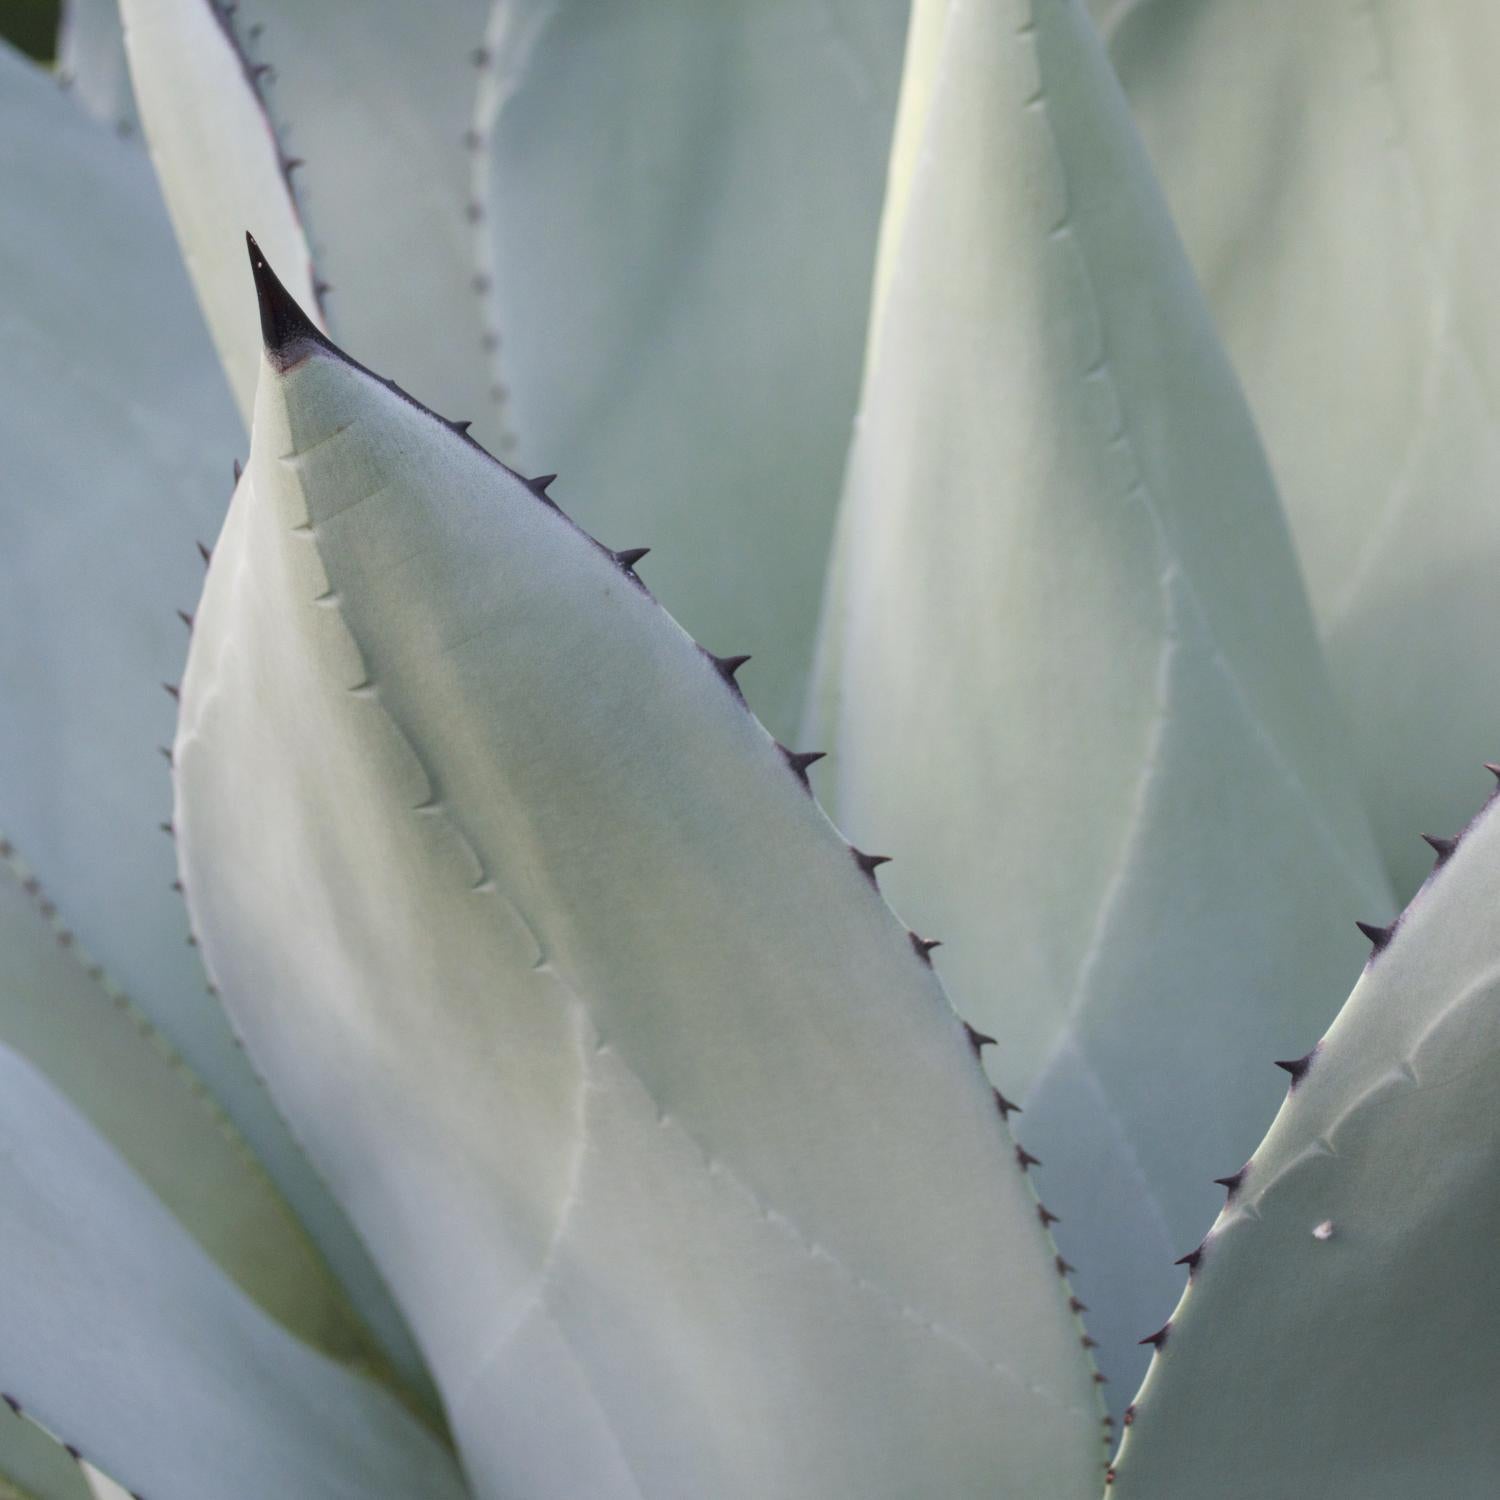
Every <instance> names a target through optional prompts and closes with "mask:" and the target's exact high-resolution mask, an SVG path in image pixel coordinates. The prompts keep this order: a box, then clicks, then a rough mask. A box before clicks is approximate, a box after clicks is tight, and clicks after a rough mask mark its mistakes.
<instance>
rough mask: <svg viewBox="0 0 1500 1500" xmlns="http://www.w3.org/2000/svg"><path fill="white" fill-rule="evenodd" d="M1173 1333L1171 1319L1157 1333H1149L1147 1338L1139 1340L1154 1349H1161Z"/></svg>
mask: <svg viewBox="0 0 1500 1500" xmlns="http://www.w3.org/2000/svg"><path fill="white" fill-rule="evenodd" d="M1171 1331H1172V1321H1171V1319H1170V1318H1169V1319H1168V1320H1167V1321H1166V1322H1165V1323H1163V1324H1162V1325H1161V1327H1160V1328H1158V1329H1157V1330H1156V1332H1155V1333H1148V1334H1147V1335H1146V1337H1145V1338H1143V1339H1140V1340H1138V1342H1139V1343H1142V1344H1150V1345H1151V1347H1152V1348H1153V1349H1160V1348H1161V1346H1162V1345H1163V1344H1165V1343H1166V1341H1167V1335H1168V1334H1169V1333H1170V1332H1171Z"/></svg>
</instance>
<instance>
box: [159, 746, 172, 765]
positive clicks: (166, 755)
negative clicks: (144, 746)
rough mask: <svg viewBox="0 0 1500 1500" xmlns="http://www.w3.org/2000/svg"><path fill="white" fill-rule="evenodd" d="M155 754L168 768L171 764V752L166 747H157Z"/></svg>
mask: <svg viewBox="0 0 1500 1500" xmlns="http://www.w3.org/2000/svg"><path fill="white" fill-rule="evenodd" d="M156 753H157V754H158V755H159V756H161V758H162V759H163V760H164V761H166V763H167V764H168V765H169V766H170V765H171V764H172V752H171V750H170V749H169V748H168V747H167V746H166V745H158V746H157V747H156Z"/></svg>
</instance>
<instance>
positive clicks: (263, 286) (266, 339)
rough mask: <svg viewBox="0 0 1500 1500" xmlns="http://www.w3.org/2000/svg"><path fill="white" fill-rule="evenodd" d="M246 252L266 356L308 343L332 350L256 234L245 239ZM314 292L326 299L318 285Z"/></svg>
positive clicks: (314, 287) (315, 285)
mask: <svg viewBox="0 0 1500 1500" xmlns="http://www.w3.org/2000/svg"><path fill="white" fill-rule="evenodd" d="M245 248H246V250H248V251H249V254H250V273H251V275H252V276H253V277H254V278H255V295H256V298H257V299H258V300H259V302H260V336H261V341H262V342H263V343H264V344H265V346H266V352H267V353H268V354H279V353H281V351H282V350H284V349H286V348H288V347H289V346H290V345H292V344H296V343H300V342H302V341H304V340H308V339H310V340H312V341H313V342H314V343H316V344H320V345H322V346H324V347H325V348H326V347H328V340H327V339H325V338H324V337H323V335H322V334H321V333H319V332H318V330H317V329H316V328H315V327H314V326H313V323H312V320H311V319H310V318H309V317H308V316H307V314H306V313H305V312H303V311H302V309H301V308H300V307H299V306H298V305H297V299H296V298H295V297H293V296H292V294H291V293H290V292H289V291H287V289H286V288H285V287H284V286H283V285H282V284H281V278H280V277H279V276H277V274H276V273H275V272H274V271H273V270H272V269H271V267H270V266H269V265H268V264H267V262H266V258H265V256H264V255H262V254H261V251H260V246H259V245H257V244H256V243H255V236H254V235H253V234H248V233H247V234H246V235H245ZM313 291H314V293H315V294H316V295H317V296H319V297H321V296H322V295H323V288H322V286H321V285H320V284H317V283H315V284H314V286H313Z"/></svg>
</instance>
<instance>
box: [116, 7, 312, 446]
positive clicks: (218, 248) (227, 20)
mask: <svg viewBox="0 0 1500 1500" xmlns="http://www.w3.org/2000/svg"><path fill="white" fill-rule="evenodd" d="M120 16H121V18H122V19H123V21H124V25H125V48H126V52H127V54H128V56H129V58H130V71H131V77H132V80H133V81H134V84H135V93H136V97H137V99H138V100H139V101H140V111H141V120H142V123H143V125H144V128H145V132H146V140H147V143H148V145H149V146H150V148H151V160H152V163H153V165H154V166H155V168H156V175H157V180H158V181H159V182H160V184H161V189H162V196H163V197H164V198H165V199H166V204H167V210H168V212H169V213H170V214H171V217H172V224H173V228H174V229H175V231H176V234H177V242H178V244H179V245H180V246H181V247H182V256H183V260H184V262H185V263H186V265H187V268H188V271H189V273H190V274H191V276H192V278H193V286H194V289H195V290H196V292H197V294H198V302H199V305H200V306H201V307H202V309H203V315H204V318H205V320H206V321H207V323H208V327H209V332H210V333H211V334H212V335H213V340H214V346H215V348H217V350H218V352H219V359H220V362H221V363H222V364H223V366H224V374H225V377H226V378H227V379H228V381H229V385H230V388H231V389H232V390H233V391H234V396H235V401H236V403H237V404H238V406H239V408H240V414H241V415H242V416H243V417H244V419H245V424H246V426H248V425H249V422H250V412H251V409H252V408H253V406H254V404H255V380H256V373H257V371H258V370H259V369H260V326H259V322H258V320H257V318H256V316H255V308H254V307H253V306H250V305H248V304H247V303H246V301H245V297H244V279H245V273H244V234H245V227H246V226H247V225H250V226H253V228H254V230H255V233H256V235H257V236H258V237H259V239H260V242H261V243H262V244H264V245H265V246H266V251H267V254H269V255H274V256H275V257H276V258H277V261H278V262H279V263H280V264H282V265H285V266H286V267H287V275H288V279H289V280H290V281H291V284H292V285H293V286H294V287H295V289H296V292H297V295H298V297H299V298H301V299H302V301H303V302H304V303H305V305H306V306H307V307H309V308H310V309H313V311H314V315H315V316H317V317H318V318H319V320H320V321H321V318H322V314H321V311H320V310H319V303H318V298H317V289H316V285H315V283H316V281H317V273H316V271H315V269H314V267H313V262H312V254H311V252H310V250H309V249H308V244H307V237H306V234H305V232H304V229H303V225H302V219H301V215H300V212H299V210H298V206H297V202H296V199H295V197H294V195H293V191H292V181H291V174H290V172H289V170H288V167H287V158H286V155H285V153H284V152H283V150H282V148H281V144H280V142H279V141H278V139H277V137H276V131H275V128H274V127H273V125H272V122H271V117H270V115H269V113H268V112H267V106H266V102H265V100H264V98H263V90H264V88H265V82H264V80H265V77H266V75H265V74H264V73H262V72H260V71H259V68H258V65H257V64H256V63H255V62H254V60H253V59H252V57H251V55H250V53H249V51H248V50H247V43H246V41H245V40H244V39H243V38H242V36H241V28H242V26H243V22H242V21H241V20H240V18H239V16H238V14H237V12H235V11H234V10H232V9H231V8H230V7H228V6H221V5H219V4H218V3H216V0H120Z"/></svg>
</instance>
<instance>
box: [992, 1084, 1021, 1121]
mask: <svg viewBox="0 0 1500 1500" xmlns="http://www.w3.org/2000/svg"><path fill="white" fill-rule="evenodd" d="M990 1092H991V1093H992V1094H993V1095H994V1096H995V1108H996V1109H998V1110H999V1111H1000V1118H1001V1119H1002V1120H1008V1119H1010V1117H1011V1116H1012V1115H1013V1114H1014V1115H1018V1114H1020V1113H1021V1106H1020V1105H1019V1104H1012V1103H1011V1102H1010V1100H1009V1099H1007V1098H1006V1097H1005V1095H1004V1094H1002V1093H1001V1092H1000V1090H999V1089H991V1090H990Z"/></svg>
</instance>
